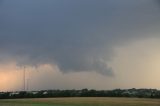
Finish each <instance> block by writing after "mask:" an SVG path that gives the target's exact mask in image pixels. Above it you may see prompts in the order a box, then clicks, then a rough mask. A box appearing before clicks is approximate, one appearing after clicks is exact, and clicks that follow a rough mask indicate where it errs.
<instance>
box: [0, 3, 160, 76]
mask: <svg viewBox="0 0 160 106" xmlns="http://www.w3.org/2000/svg"><path fill="white" fill-rule="evenodd" d="M0 3H1V2H0ZM156 3H157V1H154V0H153V1H150V0H134V1H133V0H132V1H131V0H121V1H119V0H114V1H112V0H101V1H97V0H87V1H86V0H80V1H74V0H67V1H65V0H60V1H59V0H53V1H52V0H45V1H44V0H34V1H33V0H27V1H26V0H14V1H13V0H8V1H4V2H3V3H2V4H1V5H0V61H1V63H2V62H6V63H7V62H9V61H16V63H17V65H19V66H21V65H29V66H38V65H40V64H46V63H47V64H51V65H52V64H53V65H57V66H58V67H59V69H60V70H61V71H62V72H64V73H67V72H79V71H95V72H97V73H100V74H103V75H108V76H114V70H112V67H110V66H109V65H108V64H107V63H108V62H109V61H111V60H112V57H113V56H114V51H113V49H114V47H115V46H119V45H123V44H127V43H128V42H130V41H133V40H135V39H141V38H146V37H151V36H150V35H145V34H142V35H140V34H141V33H142V32H145V33H146V32H147V31H148V29H150V31H151V32H155V31H157V29H156V28H158V27H159V22H160V14H159V11H160V9H159V6H158V5H157V4H156ZM155 37H157V36H155Z"/></svg>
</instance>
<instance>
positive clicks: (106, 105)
mask: <svg viewBox="0 0 160 106" xmlns="http://www.w3.org/2000/svg"><path fill="white" fill-rule="evenodd" d="M0 106H160V99H138V98H107V97H106V98H104V97H99V98H97V97H95V98H94V97H89V98H41V99H8V100H0Z"/></svg>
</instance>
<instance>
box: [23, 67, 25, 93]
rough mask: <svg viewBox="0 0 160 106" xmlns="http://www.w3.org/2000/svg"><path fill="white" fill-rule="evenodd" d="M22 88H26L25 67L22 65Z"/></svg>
mask: <svg viewBox="0 0 160 106" xmlns="http://www.w3.org/2000/svg"><path fill="white" fill-rule="evenodd" d="M23 84H24V85H23V90H24V91H25V90H26V67H25V66H24V70H23Z"/></svg>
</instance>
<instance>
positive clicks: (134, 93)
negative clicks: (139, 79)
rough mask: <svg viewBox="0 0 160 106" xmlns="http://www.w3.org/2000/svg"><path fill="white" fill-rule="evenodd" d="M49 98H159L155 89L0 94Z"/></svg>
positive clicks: (2, 97) (159, 91)
mask: <svg viewBox="0 0 160 106" xmlns="http://www.w3.org/2000/svg"><path fill="white" fill-rule="evenodd" d="M49 97H138V98H160V90H156V89H135V88H132V89H115V90H93V89H91V90H88V89H82V90H41V91H17V92H0V99H14V98H49Z"/></svg>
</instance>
